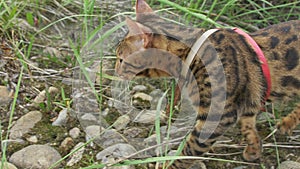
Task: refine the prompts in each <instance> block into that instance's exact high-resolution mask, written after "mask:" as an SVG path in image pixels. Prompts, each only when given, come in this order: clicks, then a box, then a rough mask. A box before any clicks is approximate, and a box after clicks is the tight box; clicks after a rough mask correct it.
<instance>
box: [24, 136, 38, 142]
mask: <svg viewBox="0 0 300 169" xmlns="http://www.w3.org/2000/svg"><path fill="white" fill-rule="evenodd" d="M26 140H27V141H29V142H31V143H37V142H38V138H37V136H30V137H28V138H26Z"/></svg>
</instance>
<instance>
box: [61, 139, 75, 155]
mask: <svg viewBox="0 0 300 169" xmlns="http://www.w3.org/2000/svg"><path fill="white" fill-rule="evenodd" d="M73 146H74V140H73V139H72V138H71V137H66V138H65V139H64V140H63V141H62V142H61V144H60V146H59V148H60V149H61V150H63V151H64V152H65V151H68V150H70V149H71V148H72V147H73Z"/></svg>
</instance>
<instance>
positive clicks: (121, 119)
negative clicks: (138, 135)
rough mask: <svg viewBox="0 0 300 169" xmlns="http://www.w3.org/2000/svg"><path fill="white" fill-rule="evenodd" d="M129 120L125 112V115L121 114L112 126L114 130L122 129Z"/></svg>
mask: <svg viewBox="0 0 300 169" xmlns="http://www.w3.org/2000/svg"><path fill="white" fill-rule="evenodd" d="M129 122H130V117H129V116H128V115H127V114H125V115H122V116H120V117H119V118H118V119H117V120H116V121H115V122H114V124H113V126H114V128H115V129H116V130H118V131H119V130H122V129H125V128H126V126H127V124H128V123H129Z"/></svg>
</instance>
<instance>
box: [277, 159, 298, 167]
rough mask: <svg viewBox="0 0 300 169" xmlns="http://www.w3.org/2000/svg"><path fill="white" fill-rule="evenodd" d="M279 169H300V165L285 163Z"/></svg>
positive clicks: (291, 162)
mask: <svg viewBox="0 0 300 169" xmlns="http://www.w3.org/2000/svg"><path fill="white" fill-rule="evenodd" d="M277 169H300V163H299V162H296V161H284V162H282V163H281V164H280V166H279V167H278V168H277Z"/></svg>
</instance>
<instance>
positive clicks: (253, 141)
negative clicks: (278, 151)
mask: <svg viewBox="0 0 300 169" xmlns="http://www.w3.org/2000/svg"><path fill="white" fill-rule="evenodd" d="M248 139H250V140H248V145H247V146H246V148H245V149H244V152H243V157H244V159H245V160H246V161H255V160H257V159H259V158H260V157H261V153H262V143H261V140H260V138H259V137H258V136H257V135H252V137H250V138H249V136H248Z"/></svg>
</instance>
